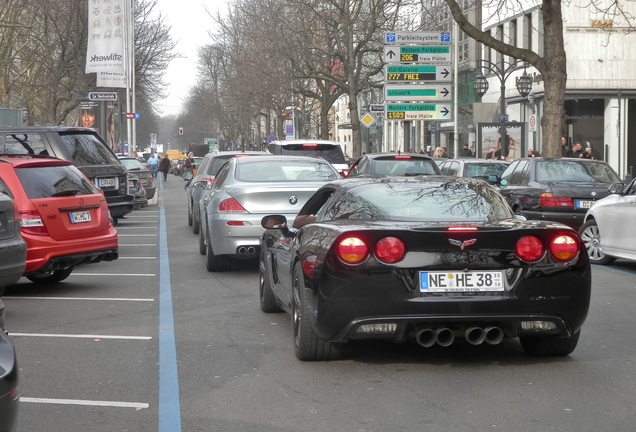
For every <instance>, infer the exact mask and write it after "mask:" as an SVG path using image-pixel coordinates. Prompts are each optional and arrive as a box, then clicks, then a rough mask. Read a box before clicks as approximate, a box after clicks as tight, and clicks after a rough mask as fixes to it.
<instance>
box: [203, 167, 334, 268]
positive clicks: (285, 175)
mask: <svg viewBox="0 0 636 432" xmlns="http://www.w3.org/2000/svg"><path fill="white" fill-rule="evenodd" d="M339 178H341V177H340V174H339V173H338V171H337V170H336V168H334V167H333V165H331V164H330V163H329V162H327V161H325V160H324V159H320V158H312V157H306V156H274V155H268V156H251V157H239V158H237V157H234V158H231V159H229V160H228V162H227V163H226V164H225V165H223V167H222V168H221V169H220V170H219V172H218V173H217V174H216V177H215V179H214V183H213V184H212V188H211V190H210V191H208V194H207V195H206V196H205V197H204V198H203V200H202V202H201V206H200V212H201V214H200V221H201V228H200V230H199V252H201V254H206V255H207V259H206V267H207V269H208V270H209V271H221V270H226V269H228V268H229V267H230V265H231V260H230V258H252V257H255V256H257V254H258V253H259V245H260V238H261V235H262V234H263V232H264V228H263V227H262V226H261V219H262V218H263V216H265V215H268V214H281V215H284V216H285V217H286V218H287V220H288V221H290V223H291V222H292V221H293V220H294V218H295V217H296V215H297V214H298V211H299V210H300V208H301V207H302V206H303V205H304V204H305V201H307V200H308V199H309V197H310V196H312V195H313V193H314V192H315V191H316V190H318V188H319V187H320V186H322V185H323V184H324V183H326V182H328V181H332V180H336V179H339Z"/></svg>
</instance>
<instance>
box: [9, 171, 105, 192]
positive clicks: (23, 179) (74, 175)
mask: <svg viewBox="0 0 636 432" xmlns="http://www.w3.org/2000/svg"><path fill="white" fill-rule="evenodd" d="M15 172H16V174H17V176H18V179H20V183H21V184H22V188H23V189H24V191H25V192H26V194H27V196H28V197H29V198H30V199H36V198H49V197H55V196H68V195H91V194H97V193H99V191H98V190H97V188H95V186H93V184H92V183H91V182H90V181H88V179H87V178H86V177H84V175H83V174H82V173H81V172H80V171H79V170H78V169H77V168H75V167H73V166H56V167H26V168H17V169H16V170H15Z"/></svg>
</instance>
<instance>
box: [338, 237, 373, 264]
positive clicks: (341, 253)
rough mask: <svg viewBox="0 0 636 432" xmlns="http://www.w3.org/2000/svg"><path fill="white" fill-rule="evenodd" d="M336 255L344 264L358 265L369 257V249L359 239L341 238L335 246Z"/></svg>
mask: <svg viewBox="0 0 636 432" xmlns="http://www.w3.org/2000/svg"><path fill="white" fill-rule="evenodd" d="M336 254H337V255H338V258H340V260H342V262H344V263H346V264H360V263H361V262H362V261H364V260H366V259H367V257H368V256H369V247H368V246H367V244H366V242H365V241H364V240H362V239H361V238H359V237H355V236H349V237H343V238H341V239H340V241H339V242H338V244H337V245H336Z"/></svg>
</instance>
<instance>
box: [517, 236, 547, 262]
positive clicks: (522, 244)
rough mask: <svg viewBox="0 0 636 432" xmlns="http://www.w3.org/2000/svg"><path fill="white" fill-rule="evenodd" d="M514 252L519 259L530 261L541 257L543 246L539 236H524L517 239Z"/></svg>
mask: <svg viewBox="0 0 636 432" xmlns="http://www.w3.org/2000/svg"><path fill="white" fill-rule="evenodd" d="M515 253H516V254H517V256H518V257H519V259H520V260H521V261H525V262H529V263H532V262H536V261H539V260H540V259H541V257H542V256H543V254H544V253H545V248H544V246H543V242H542V241H541V239H540V238H539V237H535V236H524V237H521V238H520V239H519V240H517V244H516V246H515Z"/></svg>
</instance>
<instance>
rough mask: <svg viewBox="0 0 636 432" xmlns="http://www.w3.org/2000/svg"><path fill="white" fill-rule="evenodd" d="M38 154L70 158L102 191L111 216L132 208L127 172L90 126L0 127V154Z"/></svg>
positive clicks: (121, 214)
mask: <svg viewBox="0 0 636 432" xmlns="http://www.w3.org/2000/svg"><path fill="white" fill-rule="evenodd" d="M3 153H5V154H39V155H49V156H54V157H56V158H59V159H64V160H67V161H71V162H72V163H73V165H75V166H76V167H77V168H78V169H79V170H80V171H81V172H82V173H83V174H84V175H85V176H86V177H88V178H89V179H90V180H91V181H92V182H93V183H94V184H95V185H96V186H97V187H99V188H101V189H102V190H103V191H104V195H105V196H106V201H107V203H108V209H109V210H110V215H111V216H112V217H113V218H114V219H115V221H117V219H119V218H121V217H123V216H124V215H126V214H128V213H130V212H132V211H133V197H132V196H131V195H129V193H128V175H127V172H126V168H125V167H124V166H123V165H122V164H121V162H120V161H119V159H118V158H117V156H116V155H115V153H114V152H113V151H112V150H111V149H110V148H109V147H108V145H107V144H106V143H105V142H104V140H103V139H102V137H101V136H100V135H99V134H98V133H97V132H96V131H95V130H93V129H86V128H70V127H54V126H48V127H46V126H42V127H39V126H33V127H19V128H14V127H6V126H2V127H0V154H3Z"/></svg>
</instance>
